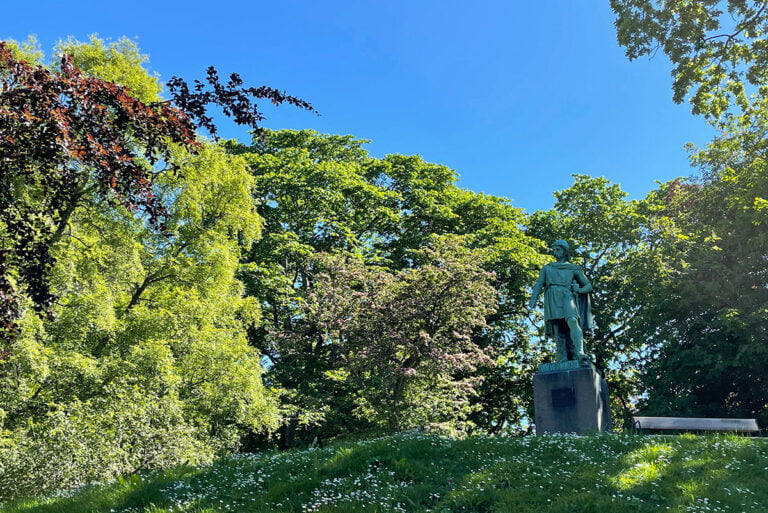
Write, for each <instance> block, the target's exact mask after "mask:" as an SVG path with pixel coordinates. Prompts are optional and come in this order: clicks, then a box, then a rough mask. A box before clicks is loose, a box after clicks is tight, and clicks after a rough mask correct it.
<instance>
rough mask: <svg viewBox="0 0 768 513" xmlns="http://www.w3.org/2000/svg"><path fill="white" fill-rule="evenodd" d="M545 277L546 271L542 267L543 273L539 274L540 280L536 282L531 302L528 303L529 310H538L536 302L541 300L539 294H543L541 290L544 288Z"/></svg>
mask: <svg viewBox="0 0 768 513" xmlns="http://www.w3.org/2000/svg"><path fill="white" fill-rule="evenodd" d="M544 277H545V271H544V268H543V267H542V268H541V271H540V272H539V279H538V280H536V284H535V285H534V286H533V291H532V292H531V300H530V301H529V302H528V308H531V309H533V308H536V300H537V299H538V298H539V294H541V288H542V287H543V286H544Z"/></svg>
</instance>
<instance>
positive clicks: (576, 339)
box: [568, 319, 589, 360]
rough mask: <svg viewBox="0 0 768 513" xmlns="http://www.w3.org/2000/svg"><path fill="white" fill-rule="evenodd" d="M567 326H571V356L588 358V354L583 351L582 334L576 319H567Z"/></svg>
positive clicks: (581, 358)
mask: <svg viewBox="0 0 768 513" xmlns="http://www.w3.org/2000/svg"><path fill="white" fill-rule="evenodd" d="M568 326H569V327H570V328H571V340H573V353H574V354H573V357H574V358H575V359H576V360H589V355H587V354H586V353H584V334H583V333H582V331H581V326H579V323H578V321H577V320H576V319H573V320H571V319H569V320H568Z"/></svg>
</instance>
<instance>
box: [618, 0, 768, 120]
mask: <svg viewBox="0 0 768 513" xmlns="http://www.w3.org/2000/svg"><path fill="white" fill-rule="evenodd" d="M611 7H612V8H613V10H614V12H615V13H616V32H617V37H618V40H619V44H620V45H621V46H624V47H625V48H626V54H627V57H629V58H630V59H636V58H638V57H641V56H644V55H653V54H654V53H655V52H657V51H658V50H661V51H663V52H664V54H666V56H667V57H668V58H669V59H670V61H672V64H673V66H674V67H673V69H672V77H673V79H674V80H673V90H674V100H675V102H677V103H681V102H683V101H684V100H685V99H686V95H687V94H689V92H692V95H691V97H690V101H691V104H692V106H693V111H694V112H695V113H698V114H703V115H704V116H705V117H707V118H708V119H710V120H712V121H718V120H720V119H721V117H722V116H723V114H725V113H726V112H727V111H729V110H732V109H733V110H736V111H742V112H744V113H749V112H750V111H752V110H761V109H764V108H765V102H766V97H767V96H768V87H767V86H768V84H767V83H766V78H768V75H767V73H768V68H766V62H768V44H766V41H765V39H764V38H763V34H764V33H765V31H766V29H768V9H767V7H768V2H765V1H763V0H759V1H745V0H727V1H726V0H705V1H697V2H691V1H687V0H675V1H660V0H611Z"/></svg>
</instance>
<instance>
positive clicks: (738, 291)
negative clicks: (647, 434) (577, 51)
mask: <svg viewBox="0 0 768 513" xmlns="http://www.w3.org/2000/svg"><path fill="white" fill-rule="evenodd" d="M611 5H612V7H613V9H614V11H615V12H616V14H617V22H616V26H617V33H618V37H619V42H620V44H622V45H624V46H626V47H627V55H628V56H629V57H630V58H635V57H638V56H640V55H644V54H649V53H650V52H652V51H653V50H654V47H658V48H661V49H663V51H664V52H665V53H666V54H667V56H668V57H669V58H670V60H671V61H672V63H673V65H674V66H675V68H674V69H673V76H674V77H675V82H674V90H675V96H674V98H675V101H677V102H681V101H682V100H683V99H684V97H685V95H686V94H688V93H689V91H693V95H692V97H691V102H692V104H693V107H694V112H697V113H701V114H703V115H704V116H705V117H706V118H707V120H708V121H709V122H710V123H712V124H713V125H714V126H715V127H716V128H718V129H719V131H720V132H719V134H718V136H717V137H716V138H715V139H714V140H713V141H712V142H711V143H710V144H709V145H707V147H706V148H704V149H703V150H701V151H699V152H697V153H695V154H693V156H692V163H693V164H694V165H695V166H697V167H699V168H700V169H701V170H702V175H701V177H700V178H699V179H697V180H693V181H690V182H688V183H685V182H681V181H674V182H671V183H669V184H664V185H663V186H662V187H661V188H660V189H659V191H655V192H653V193H651V195H649V198H653V204H654V205H655V206H654V208H655V212H654V215H653V219H654V220H655V222H656V223H657V224H656V226H657V227H660V228H662V229H660V230H658V231H657V232H656V233H655V234H654V235H655V236H656V237H657V241H659V242H660V243H661V244H662V245H663V246H664V247H666V248H668V249H669V253H668V258H667V262H668V265H669V267H670V268H671V273H670V274H669V275H668V276H667V279H666V280H664V281H663V282H662V283H663V285H664V286H663V287H661V288H659V289H657V290H656V293H655V294H654V296H653V301H654V303H656V304H657V305H658V309H657V310H656V312H655V315H654V316H653V317H649V318H648V320H649V323H648V326H647V330H648V331H647V332H648V333H649V336H650V337H652V339H653V340H654V341H655V342H656V347H655V352H654V353H653V355H652V356H653V357H652V358H651V360H650V363H649V367H648V371H647V373H646V374H645V375H644V378H643V382H644V385H645V386H646V387H647V389H648V391H649V395H648V398H647V401H646V405H647V408H648V411H652V412H656V413H663V414H670V413H674V412H676V413H680V414H700V415H715V416H728V415H743V416H757V417H759V418H761V419H763V421H765V419H766V413H765V402H766V401H765V397H766V386H765V383H764V380H763V379H762V374H761V373H760V372H758V370H757V369H756V368H755V365H754V362H755V361H759V359H760V358H764V354H763V353H764V351H763V350H764V344H763V343H762V342H760V337H762V336H763V333H764V331H765V324H764V321H763V319H764V315H763V314H764V309H763V306H762V305H763V304H764V301H765V288H766V278H765V275H766V269H768V267H767V266H766V264H765V259H764V255H765V254H766V251H767V250H766V240H765V237H764V235H763V232H764V230H763V226H762V224H763V223H764V222H765V217H764V212H765V209H764V205H765V198H766V197H768V190H766V185H765V179H764V176H765V172H766V169H765V164H764V162H765V152H766V148H768V138H767V137H766V134H767V133H768V116H767V114H768V108H766V107H767V106H768V103H767V98H768V83H767V80H766V78H768V75H766V73H767V71H766V69H767V68H766V62H767V61H766V58H767V54H766V52H767V51H768V47H767V46H766V43H765V40H764V38H763V37H762V34H763V33H764V32H765V30H766V27H767V26H768V3H767V2H764V1H746V2H745V1H736V0H729V1H707V2H682V1H681V2H663V3H662V2H655V1H639V0H614V1H613V2H612V4H611ZM651 321H654V322H651Z"/></svg>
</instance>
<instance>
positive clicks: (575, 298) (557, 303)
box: [528, 240, 592, 362]
mask: <svg viewBox="0 0 768 513" xmlns="http://www.w3.org/2000/svg"><path fill="white" fill-rule="evenodd" d="M552 254H553V255H554V257H555V259H556V260H557V262H553V263H551V264H547V265H545V266H544V267H542V269H541V272H540V273H539V279H538V280H537V281H536V285H534V286H533V297H531V301H530V302H529V304H528V308H531V309H533V308H535V306H536V300H537V299H538V297H539V294H541V291H542V289H544V320H545V322H546V334H547V336H548V337H551V338H554V339H555V342H556V343H557V361H558V362H564V361H567V360H578V361H580V362H581V361H583V360H589V357H588V356H587V355H586V354H585V353H584V332H588V331H592V312H591V307H590V303H589V292H590V291H591V290H592V285H591V284H590V283H589V280H587V277H586V276H584V271H582V270H581V267H579V266H578V265H576V264H572V263H570V262H568V259H569V258H570V255H569V247H568V243H567V242H565V241H564V240H558V241H555V242H554V243H553V244H552Z"/></svg>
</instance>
